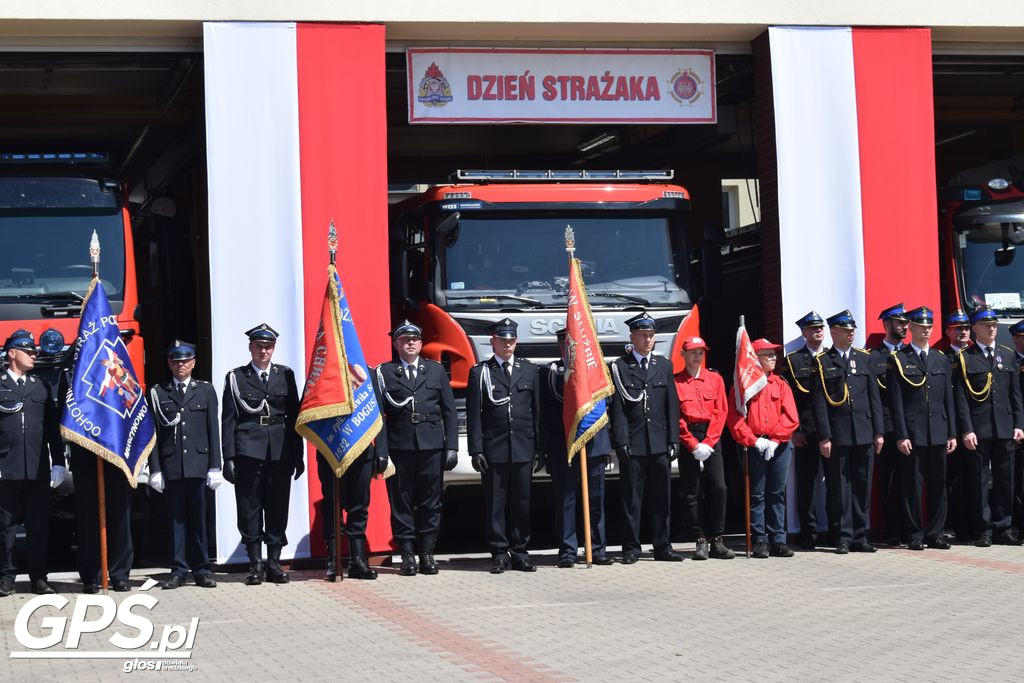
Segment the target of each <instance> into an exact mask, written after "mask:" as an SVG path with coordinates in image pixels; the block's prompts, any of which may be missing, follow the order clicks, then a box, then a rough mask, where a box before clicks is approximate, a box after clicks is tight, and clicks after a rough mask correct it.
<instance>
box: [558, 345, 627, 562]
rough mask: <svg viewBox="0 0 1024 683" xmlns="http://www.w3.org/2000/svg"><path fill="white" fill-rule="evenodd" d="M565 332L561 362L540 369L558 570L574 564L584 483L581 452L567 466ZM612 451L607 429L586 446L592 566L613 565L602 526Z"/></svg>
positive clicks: (598, 433) (561, 347)
mask: <svg viewBox="0 0 1024 683" xmlns="http://www.w3.org/2000/svg"><path fill="white" fill-rule="evenodd" d="M565 334H566V332H565V328H564V327H563V328H562V329H560V330H558V332H557V337H558V350H559V352H561V353H562V357H563V360H560V361H556V362H554V363H551V364H550V365H548V366H547V367H542V368H541V369H540V406H541V412H540V425H541V434H542V436H541V444H542V448H543V450H544V452H545V453H547V454H548V472H549V473H550V474H551V492H552V495H553V498H554V503H555V537H556V538H557V540H558V566H559V567H560V568H562V569H570V568H572V567H573V566H574V565H575V564H576V553H577V552H578V551H579V547H580V545H579V536H578V535H577V533H576V518H577V514H576V507H577V505H576V503H577V500H578V498H579V496H578V495H577V491H576V489H577V484H578V482H579V481H580V458H581V455H582V454H577V455H576V457H575V458H573V461H572V465H571V466H570V465H569V462H568V456H567V449H566V443H565V422H564V418H563V411H562V408H563V407H564V404H563V401H564V399H563V392H564V391H565V360H564V357H565ZM611 452H612V442H611V438H610V437H609V435H608V428H607V427H605V428H604V429H602V430H600V431H599V432H597V434H595V435H594V438H593V439H591V440H590V442H589V443H587V458H586V460H587V483H588V487H589V493H590V535H591V542H592V544H593V545H592V548H591V549H592V551H593V562H594V564H599V565H609V564H612V558H610V557H608V555H607V554H606V551H605V548H606V538H605V532H604V530H605V525H604V489H605V487H604V466H605V463H606V462H608V458H609V454H610V453H611Z"/></svg>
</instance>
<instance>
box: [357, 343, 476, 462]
mask: <svg viewBox="0 0 1024 683" xmlns="http://www.w3.org/2000/svg"><path fill="white" fill-rule="evenodd" d="M417 366H418V368H419V370H417V372H416V380H415V381H410V380H409V378H408V377H407V376H406V374H405V371H404V369H403V366H402V363H401V362H400V361H396V362H390V363H383V364H382V365H381V366H380V367H379V368H378V369H377V371H376V372H374V376H373V381H374V386H375V387H376V389H377V403H378V404H379V405H380V408H381V411H382V413H383V415H384V426H385V427H386V429H387V433H388V434H387V438H388V446H389V447H390V448H392V449H395V450H404V451H429V450H439V449H445V450H457V449H458V447H459V416H458V413H457V412H456V411H455V396H454V395H453V394H452V386H451V383H450V382H449V381H448V375H447V373H446V372H445V370H444V366H443V365H441V364H440V363H438V362H436V361H432V360H427V359H426V358H420V359H419V361H418V362H417ZM382 382H383V386H382ZM388 397H390V398H391V400H392V401H394V402H395V403H399V404H401V403H405V405H404V406H401V407H397V406H395V405H393V404H392V403H391V401H389V400H388ZM410 397H412V399H413V400H412V401H409V402H408V403H406V401H407V400H408V399H409V398H410ZM414 407H415V412H413V408H414Z"/></svg>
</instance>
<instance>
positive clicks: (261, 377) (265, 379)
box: [260, 370, 270, 386]
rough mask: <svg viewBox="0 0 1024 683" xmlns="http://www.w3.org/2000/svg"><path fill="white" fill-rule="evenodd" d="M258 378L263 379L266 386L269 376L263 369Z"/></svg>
mask: <svg viewBox="0 0 1024 683" xmlns="http://www.w3.org/2000/svg"><path fill="white" fill-rule="evenodd" d="M260 379H261V380H263V384H264V386H266V384H267V380H268V379H270V376H269V375H268V374H267V372H266V371H265V370H264V371H263V372H261V373H260Z"/></svg>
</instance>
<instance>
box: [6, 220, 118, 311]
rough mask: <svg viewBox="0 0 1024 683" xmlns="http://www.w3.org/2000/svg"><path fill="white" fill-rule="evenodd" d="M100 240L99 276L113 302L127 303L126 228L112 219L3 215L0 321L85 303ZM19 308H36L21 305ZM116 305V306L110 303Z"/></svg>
mask: <svg viewBox="0 0 1024 683" xmlns="http://www.w3.org/2000/svg"><path fill="white" fill-rule="evenodd" d="M93 230H95V231H96V234H97V235H98V236H99V240H100V248H101V252H100V275H101V281H102V282H103V288H104V289H105V290H106V292H107V296H109V297H110V298H111V299H112V300H119V299H123V298H124V294H123V291H124V269H125V264H124V258H125V255H124V226H123V223H122V221H121V212H120V210H116V213H113V214H108V215H85V216H82V215H77V216H76V215H70V213H69V212H67V211H62V212H61V215H40V214H38V213H33V214H32V215H12V213H11V212H10V211H3V212H0V241H2V244H3V246H2V247H0V319H2V320H24V319H27V318H41V317H43V313H42V310H41V306H46V305H67V304H73V303H74V302H75V301H81V297H82V296H83V295H84V294H85V292H86V290H88V288H89V282H90V281H91V279H92V266H91V265H90V263H89V241H90V239H91V238H92V231H93ZM16 304H32V306H20V305H16ZM111 305H112V306H114V307H115V308H116V306H115V304H114V302H113V301H111Z"/></svg>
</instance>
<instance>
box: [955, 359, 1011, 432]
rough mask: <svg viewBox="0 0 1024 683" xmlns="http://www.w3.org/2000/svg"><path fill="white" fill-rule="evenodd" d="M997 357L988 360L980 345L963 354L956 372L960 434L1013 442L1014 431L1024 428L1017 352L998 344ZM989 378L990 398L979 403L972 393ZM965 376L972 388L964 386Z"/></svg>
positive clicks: (979, 389)
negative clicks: (1011, 440) (972, 433)
mask: <svg viewBox="0 0 1024 683" xmlns="http://www.w3.org/2000/svg"><path fill="white" fill-rule="evenodd" d="M995 356H997V357H995V358H993V359H992V360H991V361H989V359H987V358H985V354H984V352H983V351H982V350H981V348H980V347H979V346H978V345H977V344H974V345H972V346H969V347H968V348H966V349H964V350H963V351H961V352H960V356H959V358H958V360H959V363H958V364H957V367H956V368H955V369H954V371H953V387H954V390H955V393H956V409H957V424H958V426H959V429H960V433H961V434H968V433H970V432H974V434H975V436H977V437H978V438H979V439H1010V438H1013V430H1014V429H1018V428H1024V407H1022V406H1021V387H1020V381H1019V380H1018V379H1017V375H1018V374H1019V372H1020V371H1019V369H1018V368H1019V366H1018V364H1017V360H1016V353H1015V352H1014V351H1013V350H1012V349H1010V348H1007V347H1005V346H1003V345H1002V344H997V345H996V347H995ZM1000 359H1001V360H1000ZM989 375H991V377H992V387H991V390H990V391H989V393H988V396H987V397H985V398H983V399H981V400H977V399H976V398H975V397H974V396H973V395H972V394H971V390H973V391H975V392H980V391H981V390H982V389H984V387H985V385H986V384H987V383H988V378H989ZM965 376H966V379H967V380H968V381H969V382H970V388H968V386H967V385H966V384H965Z"/></svg>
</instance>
